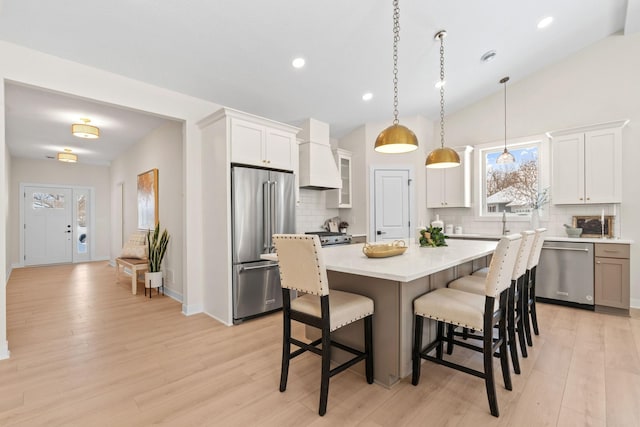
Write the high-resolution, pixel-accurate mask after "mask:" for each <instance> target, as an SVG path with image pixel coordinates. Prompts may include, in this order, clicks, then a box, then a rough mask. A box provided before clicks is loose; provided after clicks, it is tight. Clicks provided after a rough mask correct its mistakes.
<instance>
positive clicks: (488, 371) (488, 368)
mask: <svg viewBox="0 0 640 427" xmlns="http://www.w3.org/2000/svg"><path fill="white" fill-rule="evenodd" d="M487 299H489V298H487ZM491 303H493V298H491ZM485 310H492V307H485ZM482 341H483V359H484V385H485V388H486V389H487V399H488V400H489V409H490V410H491V415H493V416H494V417H497V416H499V415H500V412H499V411H498V398H497V396H496V384H495V381H494V379H493V326H492V325H491V319H488V318H487V316H485V321H484V331H483V340H482Z"/></svg>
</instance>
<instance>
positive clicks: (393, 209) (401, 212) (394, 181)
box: [374, 169, 411, 241]
mask: <svg viewBox="0 0 640 427" xmlns="http://www.w3.org/2000/svg"><path fill="white" fill-rule="evenodd" d="M374 180H375V192H374V194H375V196H374V197H375V212H374V215H375V219H374V224H375V230H374V231H375V238H376V241H380V240H395V239H406V238H408V237H409V236H410V233H409V227H410V218H411V214H410V209H409V183H410V181H409V171H408V170H406V169H399V170H387V169H380V170H376V171H374Z"/></svg>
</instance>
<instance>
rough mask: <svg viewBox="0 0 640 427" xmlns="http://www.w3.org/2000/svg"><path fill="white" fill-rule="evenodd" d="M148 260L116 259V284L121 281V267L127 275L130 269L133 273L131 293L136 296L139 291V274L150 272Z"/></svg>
mask: <svg viewBox="0 0 640 427" xmlns="http://www.w3.org/2000/svg"><path fill="white" fill-rule="evenodd" d="M148 262H149V261H148V260H146V259H138V258H116V282H119V281H120V267H122V271H124V273H125V274H126V273H127V271H126V270H125V269H126V268H128V269H129V270H130V271H131V293H132V294H134V295H135V294H136V293H137V291H138V273H144V272H145V271H148V270H149V264H148Z"/></svg>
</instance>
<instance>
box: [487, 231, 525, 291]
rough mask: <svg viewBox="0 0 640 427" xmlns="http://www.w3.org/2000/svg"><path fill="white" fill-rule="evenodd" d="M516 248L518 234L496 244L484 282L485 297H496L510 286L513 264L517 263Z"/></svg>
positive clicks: (518, 244) (518, 240) (518, 242)
mask: <svg viewBox="0 0 640 427" xmlns="http://www.w3.org/2000/svg"><path fill="white" fill-rule="evenodd" d="M518 246H520V235H518V234H512V235H510V236H506V237H503V238H502V239H500V241H499V242H498V246H497V247H496V250H495V252H494V253H493V257H492V258H491V263H490V264H489V271H488V272H487V278H486V280H485V282H484V285H485V290H484V293H485V295H486V296H490V297H496V296H497V295H499V294H500V293H501V292H502V291H504V290H505V289H507V288H508V287H509V286H510V285H511V278H512V276H513V270H514V263H515V262H516V261H517V256H518V252H519V251H518Z"/></svg>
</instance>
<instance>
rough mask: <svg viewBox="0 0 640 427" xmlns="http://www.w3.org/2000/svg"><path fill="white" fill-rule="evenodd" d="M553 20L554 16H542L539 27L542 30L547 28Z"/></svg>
mask: <svg viewBox="0 0 640 427" xmlns="http://www.w3.org/2000/svg"><path fill="white" fill-rule="evenodd" d="M552 22H553V16H547V17H546V18H542V19H541V20H540V21H539V22H538V29H539V30H541V29H543V28H547V27H548V26H549V25H551V23H552Z"/></svg>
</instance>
